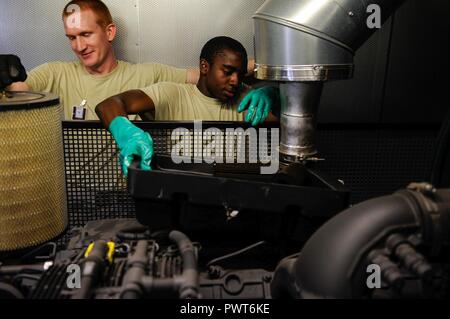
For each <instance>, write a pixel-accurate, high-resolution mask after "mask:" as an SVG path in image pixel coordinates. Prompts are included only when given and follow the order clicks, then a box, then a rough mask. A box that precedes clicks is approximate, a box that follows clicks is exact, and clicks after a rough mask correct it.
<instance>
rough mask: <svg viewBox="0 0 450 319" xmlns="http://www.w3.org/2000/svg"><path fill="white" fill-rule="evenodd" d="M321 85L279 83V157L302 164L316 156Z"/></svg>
mask: <svg viewBox="0 0 450 319" xmlns="http://www.w3.org/2000/svg"><path fill="white" fill-rule="evenodd" d="M322 87H323V83H322V82H286V83H280V98H281V119H280V128H281V140H280V154H281V156H282V157H283V155H288V156H289V157H292V158H294V159H296V161H302V160H304V159H306V158H307V157H310V156H312V155H315V154H316V153H317V150H316V148H315V145H314V132H315V124H316V114H317V108H318V105H319V100H320V94H321V93H322Z"/></svg>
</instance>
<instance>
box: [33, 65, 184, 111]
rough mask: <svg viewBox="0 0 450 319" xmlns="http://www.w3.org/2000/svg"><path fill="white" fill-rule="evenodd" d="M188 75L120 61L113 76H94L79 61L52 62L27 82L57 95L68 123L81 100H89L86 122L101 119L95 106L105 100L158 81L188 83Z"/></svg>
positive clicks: (41, 68)
mask: <svg viewBox="0 0 450 319" xmlns="http://www.w3.org/2000/svg"><path fill="white" fill-rule="evenodd" d="M186 75H187V71H186V70H184V69H177V68H174V67H171V66H167V65H163V64H158V63H143V64H132V63H129V62H125V61H119V62H118V65H117V67H116V68H115V69H114V70H113V71H112V72H111V73H109V74H106V75H92V74H89V73H88V72H87V71H86V69H85V68H84V66H83V65H82V64H81V63H80V62H79V61H74V62H51V63H46V64H43V65H40V66H38V67H37V68H35V69H33V70H32V71H30V72H29V74H28V78H27V80H26V83H27V84H28V86H29V87H30V89H31V90H33V91H38V92H39V91H40V92H52V93H54V94H56V95H58V96H59V97H60V101H61V104H62V105H63V107H64V118H65V119H66V120H72V119H73V111H74V109H73V107H74V106H75V105H80V103H81V102H82V100H86V101H87V104H86V114H85V118H84V119H85V120H98V117H97V115H96V114H95V107H96V106H97V104H99V103H100V102H102V101H103V100H105V99H106V98H108V97H110V96H112V95H116V94H119V93H122V92H124V91H127V90H132V89H138V88H141V87H145V86H149V85H151V84H154V83H157V82H163V81H170V82H178V83H185V82H186ZM130 119H134V117H131V118H130Z"/></svg>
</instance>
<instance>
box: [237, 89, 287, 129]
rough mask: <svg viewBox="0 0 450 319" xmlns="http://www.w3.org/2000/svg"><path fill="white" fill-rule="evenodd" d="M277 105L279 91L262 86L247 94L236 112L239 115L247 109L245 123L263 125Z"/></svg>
mask: <svg viewBox="0 0 450 319" xmlns="http://www.w3.org/2000/svg"><path fill="white" fill-rule="evenodd" d="M279 103H280V92H279V89H278V88H276V87H273V86H264V87H261V88H258V89H254V90H251V91H250V92H248V94H247V95H246V96H245V97H244V98H243V99H242V101H241V103H240V104H239V107H238V112H239V113H241V112H243V111H244V110H246V109H248V112H247V116H246V117H245V121H246V122H251V123H252V125H253V126H256V125H258V124H262V123H264V121H265V120H266V118H267V116H268V115H269V112H270V110H271V109H272V108H273V107H274V106H278V105H279Z"/></svg>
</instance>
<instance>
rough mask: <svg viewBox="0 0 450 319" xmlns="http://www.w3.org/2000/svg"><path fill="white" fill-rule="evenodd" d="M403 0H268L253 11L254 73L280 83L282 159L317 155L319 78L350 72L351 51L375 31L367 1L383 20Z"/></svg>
mask: <svg viewBox="0 0 450 319" xmlns="http://www.w3.org/2000/svg"><path fill="white" fill-rule="evenodd" d="M401 2H403V0H267V1H266V2H265V3H264V4H263V5H262V6H261V7H260V8H259V9H258V11H257V12H256V13H255V14H254V16H253V19H254V26H255V39H254V40H255V43H254V45H255V60H256V65H255V74H256V78H258V79H260V80H268V81H279V82H281V83H280V96H281V119H280V122H281V124H280V125H281V143H280V155H281V160H282V161H283V162H303V161H305V160H308V159H311V158H312V157H313V156H314V155H315V154H316V153H317V151H316V149H315V146H314V128H315V119H316V114H317V108H318V104H319V101H320V95H321V93H322V87H323V82H325V81H328V80H343V79H349V78H351V77H352V76H353V56H354V54H355V51H356V50H357V49H358V48H359V47H360V46H361V45H362V44H363V43H364V42H365V41H366V40H367V39H368V38H369V36H370V35H371V34H372V33H373V32H374V31H376V30H377V29H376V28H374V29H371V28H369V27H368V26H367V18H368V17H369V15H370V12H369V13H367V9H368V7H369V5H372V6H373V5H377V6H378V7H379V9H380V11H379V12H380V13H381V23H383V22H384V21H385V20H386V19H387V18H388V17H389V16H390V15H391V14H392V12H393V11H394V9H395V8H396V7H397V6H398V5H399V4H400V3H401Z"/></svg>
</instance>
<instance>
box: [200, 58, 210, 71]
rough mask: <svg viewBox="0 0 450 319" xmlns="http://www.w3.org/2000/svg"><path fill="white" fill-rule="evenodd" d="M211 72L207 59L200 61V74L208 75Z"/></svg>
mask: <svg viewBox="0 0 450 319" xmlns="http://www.w3.org/2000/svg"><path fill="white" fill-rule="evenodd" d="M208 71H209V63H208V61H206V60H205V59H200V74H201V75H206V74H207V73H208Z"/></svg>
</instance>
